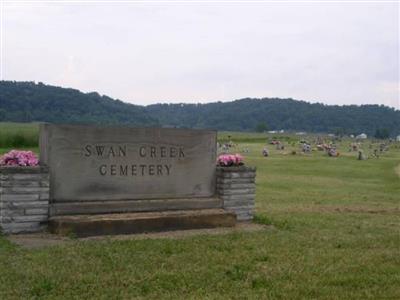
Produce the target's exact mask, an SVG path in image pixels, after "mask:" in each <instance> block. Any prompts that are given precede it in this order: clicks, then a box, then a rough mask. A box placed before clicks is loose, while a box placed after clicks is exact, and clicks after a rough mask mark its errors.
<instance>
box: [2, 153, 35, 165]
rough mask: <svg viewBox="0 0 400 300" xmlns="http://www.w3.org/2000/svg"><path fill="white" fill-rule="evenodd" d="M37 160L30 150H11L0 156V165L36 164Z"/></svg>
mask: <svg viewBox="0 0 400 300" xmlns="http://www.w3.org/2000/svg"><path fill="white" fill-rule="evenodd" d="M38 164H39V160H38V159H37V157H36V155H35V153H33V152H32V151H22V150H11V151H9V152H8V153H6V154H4V155H3V156H1V157H0V166H37V165H38Z"/></svg>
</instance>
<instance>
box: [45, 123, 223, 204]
mask: <svg viewBox="0 0 400 300" xmlns="http://www.w3.org/2000/svg"><path fill="white" fill-rule="evenodd" d="M40 153H41V155H40V161H41V162H42V163H44V164H46V165H48V166H49V169H50V175H51V176H50V187H51V189H50V199H51V202H53V203H57V202H70V201H103V200H107V201H110V200H133V199H163V198H188V197H210V196H213V195H214V194H215V172H216V171H215V160H216V132H215V131H210V130H185V129H167V128H126V127H125V128H117V127H94V126H75V125H53V124H43V125H42V127H41V136H40Z"/></svg>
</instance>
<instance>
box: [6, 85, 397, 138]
mask: <svg viewBox="0 0 400 300" xmlns="http://www.w3.org/2000/svg"><path fill="white" fill-rule="evenodd" d="M0 121H3V122H4V121H12V122H51V123H80V124H88V123H95V124H108V125H130V126H166V127H184V128H212V129H217V130H231V131H266V130H281V129H284V130H293V131H306V132H327V133H335V134H338V135H344V134H360V133H366V134H368V135H376V134H378V135H379V136H386V135H390V136H394V135H398V134H400V111H399V110H395V109H394V108H390V107H386V106H383V105H361V106H358V105H344V106H339V105H325V104H321V103H313V104H311V103H308V102H305V101H297V100H293V99H278V98H263V99H254V98H246V99H240V100H235V101H232V102H214V103H206V104H186V103H179V104H154V105H149V106H140V105H133V104H128V103H124V102H122V101H121V100H118V99H117V100H115V99H112V98H110V97H108V96H104V95H99V94H98V93H96V92H92V93H82V92H80V91H78V90H75V89H69V88H62V87H56V86H51V85H46V84H43V83H34V82H16V81H0Z"/></svg>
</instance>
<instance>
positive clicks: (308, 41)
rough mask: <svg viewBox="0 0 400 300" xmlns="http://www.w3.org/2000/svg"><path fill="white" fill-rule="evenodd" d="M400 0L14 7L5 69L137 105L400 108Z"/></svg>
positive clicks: (10, 74)
mask: <svg viewBox="0 0 400 300" xmlns="http://www.w3.org/2000/svg"><path fill="white" fill-rule="evenodd" d="M398 7H399V4H396V3H381V4H379V3H376V4H366V3H359V4H333V3H329V4H327V3H325V4H322V3H321V4H310V3H302V4H278V3H269V4H188V5H185V4H165V5H161V4H44V3H42V4H35V5H32V4H24V5H23V4H18V5H15V4H9V3H7V4H5V8H4V17H5V18H4V20H3V24H4V33H5V35H4V46H3V47H4V48H3V51H4V59H5V63H4V75H5V79H8V80H35V81H43V82H46V83H49V84H55V85H60V86H70V87H74V88H77V89H80V90H83V91H98V92H99V93H103V94H107V95H109V96H111V97H115V98H120V99H122V100H124V101H131V102H135V103H137V104H148V103H154V102H160V101H171V102H172V101H175V102H181V101H187V102H199V101H201V102H208V101H217V100H233V99H237V98H241V97H292V98H295V99H303V100H309V101H319V102H321V101H322V102H325V103H329V104H353V103H354V104H362V103H382V104H385V105H391V106H394V107H397V108H400V106H399V88H398V87H399V29H398V25H399V11H398Z"/></svg>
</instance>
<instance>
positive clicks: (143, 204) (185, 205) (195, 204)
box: [50, 197, 222, 216]
mask: <svg viewBox="0 0 400 300" xmlns="http://www.w3.org/2000/svg"><path fill="white" fill-rule="evenodd" d="M213 208H222V199H220V198H218V197H214V198H183V199H154V200H125V201H91V202H64V203H55V204H53V205H51V207H50V216H57V215H75V214H106V213H127V212H150V211H168V210H180V209H181V210H194V209H213Z"/></svg>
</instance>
